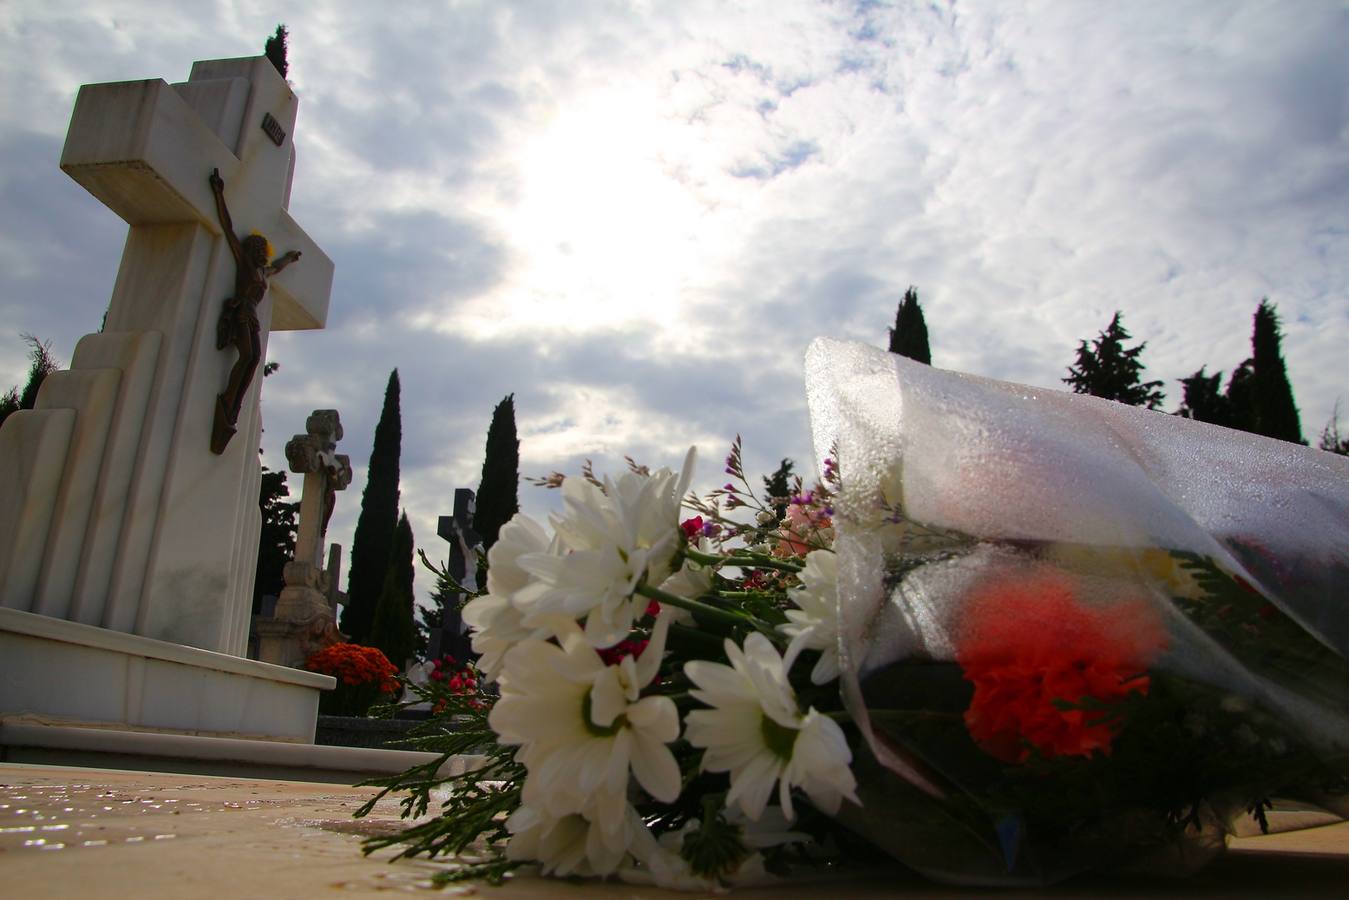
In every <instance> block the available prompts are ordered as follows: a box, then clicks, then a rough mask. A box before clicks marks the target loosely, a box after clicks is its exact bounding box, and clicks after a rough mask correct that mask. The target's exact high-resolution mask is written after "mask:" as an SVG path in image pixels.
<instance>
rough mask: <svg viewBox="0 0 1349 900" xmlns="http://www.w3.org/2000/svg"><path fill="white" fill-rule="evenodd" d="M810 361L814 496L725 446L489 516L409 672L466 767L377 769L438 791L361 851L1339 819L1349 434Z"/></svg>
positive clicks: (990, 856)
mask: <svg viewBox="0 0 1349 900" xmlns="http://www.w3.org/2000/svg"><path fill="white" fill-rule="evenodd" d="M807 386H808V391H809V399H810V404H811V413H812V422H813V425H814V429H815V439H816V449H817V454H818V455H819V457H820V460H821V464H820V469H819V473H820V479H819V482H818V483H817V484H815V485H814V486H813V487H812V489H811V490H809V491H807V490H805V489H804V485H802V484H800V483H799V482H798V483H797V485H796V486H795V489H794V490H793V491H792V492H791V495H790V496H787V497H766V498H760V497H759V496H757V495H756V493H755V491H754V490H753V487H752V485H751V484H750V482H749V480H748V479H747V478H746V476H745V473H744V471H743V464H742V462H741V455H740V447H739V441H738V440H737V442H736V444H735V445H734V446H733V448H732V451H731V453H730V455H729V457H728V458H727V461H726V471H727V473H728V474H729V475H730V476H731V479H732V480H731V481H730V482H728V483H727V484H726V485H725V486H724V487H723V488H721V489H719V490H716V491H713V492H712V493H711V494H710V495H709V496H707V497H704V498H697V497H690V498H687V499H686V498H685V495H686V492H687V487H688V484H689V478H690V473H691V469H692V466H693V453H692V451H690V453H689V456H688V457H687V458H686V460H685V463H684V466H683V469H682V470H681V472H679V473H676V472H672V471H669V470H660V471H656V472H651V471H649V470H648V469H646V468H645V467H642V466H639V465H637V464H636V463H633V462H632V461H631V460H630V461H629V464H630V469H629V471H628V472H626V473H624V474H623V475H621V476H620V477H618V478H617V479H610V478H605V479H603V480H601V479H599V478H597V477H596V476H595V475H594V474H593V473H591V472H590V471H589V470H588V468H587V469H586V470H584V471H583V473H582V475H581V476H580V477H568V478H563V477H562V476H559V475H556V474H555V475H554V476H552V477H551V478H549V479H545V480H544V481H545V482H546V483H548V484H550V485H554V486H560V488H561V491H562V499H563V509H562V511H561V512H560V513H558V514H556V515H554V516H552V517H551V519H550V526H551V527H550V528H545V527H544V526H543V525H541V524H540V523H537V522H535V521H533V520H532V519H530V518H528V517H527V516H523V515H519V516H517V517H516V518H515V519H513V520H512V521H511V522H510V523H509V524H507V525H506V526H505V527H504V528H503V529H502V531H501V534H500V537H499V539H498V541H497V543H496V544H495V545H494V546H493V547H492V549H491V551H490V553H489V554H488V562H489V568H488V575H487V585H486V591H485V592H484V593H482V594H481V595H478V596H474V597H473V598H472V599H471V600H470V601H469V602H468V603H467V605H466V606H465V607H464V609H463V617H464V621H465V622H466V623H467V624H468V626H469V627H470V629H471V631H472V634H473V648H474V650H475V652H476V653H478V654H479V660H478V663H477V665H478V668H479V671H480V673H481V679H480V680H479V683H478V686H477V688H476V690H474V691H472V692H469V693H464V692H462V691H461V692H460V693H456V694H451V693H447V692H445V691H444V690H443V689H442V688H440V687H439V686H438V683H433V684H431V685H429V686H428V690H429V691H432V692H435V691H440V693H439V694H438V695H437V696H438V698H439V699H440V700H443V701H444V702H445V710H446V712H447V713H448V714H453V715H455V716H456V717H458V718H456V720H455V721H456V723H457V726H458V727H457V728H456V730H454V731H452V732H447V731H441V732H440V733H433V734H430V735H429V736H428V737H426V738H424V741H425V743H424V744H423V746H427V747H438V748H439V749H441V750H442V751H443V752H444V753H445V754H446V755H447V756H448V755H451V754H463V753H470V752H474V753H478V754H481V765H480V766H479V767H478V768H477V769H476V770H474V771H471V772H468V773H465V774H462V775H458V776H455V777H452V778H450V779H448V781H445V782H442V781H441V780H439V779H438V778H437V777H436V775H435V772H436V770H437V768H438V765H437V764H431V765H429V766H425V767H421V768H419V769H417V770H413V771H411V772H408V773H404V775H403V776H400V777H398V778H394V779H390V780H388V781H386V782H385V783H384V784H385V788H386V790H408V791H410V792H411V793H410V796H409V797H408V798H407V799H406V801H405V810H406V812H407V813H409V814H417V815H420V814H423V813H425V812H426V811H427V810H428V809H429V806H430V803H431V801H432V799H433V798H438V799H439V800H440V802H441V804H442V809H443V812H442V814H441V815H440V816H439V817H437V818H433V819H429V820H426V821H424V822H422V823H420V824H418V825H416V826H414V827H413V828H412V829H410V830H409V831H407V832H405V833H404V834H402V835H399V836H397V837H390V838H386V839H379V840H377V841H375V842H374V843H373V844H372V845H371V846H372V848H373V846H375V845H380V844H389V843H393V842H395V841H405V842H407V844H408V846H407V848H406V849H405V850H404V851H403V852H404V853H406V854H414V853H420V852H428V853H453V854H458V855H459V865H458V866H457V868H455V869H453V870H451V871H450V872H449V873H447V875H446V876H445V877H446V878H447V879H453V878H458V877H477V876H487V877H490V878H500V877H502V876H503V875H504V874H505V873H506V872H508V871H510V870H511V869H512V868H515V867H517V866H521V865H533V866H537V867H538V869H539V870H540V871H542V872H543V873H544V874H552V875H579V876H616V877H619V878H622V879H625V880H630V881H636V882H648V883H651V882H654V883H656V884H659V885H662V886H670V887H681V888H706V887H712V886H719V885H728V884H739V883H745V882H752V881H757V880H762V879H765V878H771V877H772V876H773V873H778V872H781V871H782V869H783V868H784V867H786V866H790V865H797V864H800V865H817V864H828V865H835V864H839V863H849V862H854V861H864V860H868V859H872V858H874V854H875V853H876V852H877V851H881V852H883V853H885V854H888V855H890V856H892V857H894V858H897V859H899V860H900V861H902V862H904V863H906V864H908V865H910V866H912V867H913V868H916V869H918V870H920V871H922V872H924V873H926V874H928V875H930V876H932V877H934V878H938V879H943V880H949V881H959V882H964V883H986V884H1018V883H1035V884H1043V883H1047V882H1051V881H1055V880H1059V879H1062V878H1064V877H1068V876H1070V875H1072V874H1074V873H1076V872H1080V871H1084V870H1091V869H1097V870H1101V869H1106V870H1120V869H1130V868H1132V869H1140V868H1141V869H1147V870H1153V871H1157V870H1164V871H1172V872H1178V871H1179V872H1183V871H1188V870H1192V869H1193V868H1195V867H1196V866H1197V865H1199V864H1202V863H1203V862H1204V861H1206V860H1207V859H1208V858H1210V857H1211V856H1212V855H1213V854H1214V853H1215V852H1218V851H1220V850H1221V848H1222V847H1223V845H1224V840H1225V835H1226V834H1227V833H1229V832H1231V831H1233V830H1238V829H1241V828H1244V827H1252V828H1262V829H1267V828H1271V827H1277V826H1278V825H1279V818H1278V815H1277V814H1278V812H1279V811H1280V810H1281V809H1283V808H1286V807H1287V805H1288V804H1290V803H1295V804H1297V805H1298V806H1297V808H1298V809H1299V810H1301V811H1302V813H1303V814H1302V815H1301V816H1300V817H1299V818H1298V822H1299V823H1303V824H1305V823H1306V822H1307V821H1308V817H1307V812H1308V811H1320V814H1321V815H1322V817H1323V818H1322V819H1320V820H1319V821H1327V820H1333V819H1334V818H1337V817H1342V816H1346V815H1349V802H1347V801H1346V798H1349V663H1346V659H1345V654H1346V651H1347V650H1349V639H1346V631H1347V630H1349V623H1347V622H1346V617H1345V616H1344V614H1343V611H1342V609H1343V607H1342V598H1343V596H1344V588H1345V587H1346V585H1347V584H1349V564H1347V563H1349V561H1347V560H1346V550H1345V548H1346V547H1349V478H1347V477H1346V476H1349V472H1346V467H1345V465H1344V461H1343V460H1333V461H1324V462H1323V461H1322V460H1320V459H1318V458H1314V457H1313V456H1312V451H1305V450H1301V451H1300V448H1288V449H1285V448H1283V447H1275V446H1269V445H1271V444H1273V442H1270V441H1263V440H1262V439H1254V438H1248V437H1241V438H1233V437H1231V436H1229V435H1227V434H1226V433H1225V432H1223V433H1222V434H1219V433H1218V432H1221V431H1222V430H1221V429H1211V428H1204V427H1203V426H1198V427H1199V429H1200V430H1199V431H1195V430H1194V428H1193V427H1192V426H1194V425H1195V423H1188V422H1183V421H1179V420H1169V419H1168V420H1165V421H1164V423H1158V421H1157V418H1156V414H1153V413H1148V412H1145V411H1140V410H1132V409H1127V408H1124V407H1120V408H1119V409H1112V408H1108V407H1112V406H1118V404H1106V403H1103V402H1101V401H1094V400H1092V399H1090V398H1080V397H1072V396H1069V395H1061V394H1060V395H1051V394H1049V393H1045V394H1043V395H1037V394H1036V392H1034V391H1032V390H1031V389H1028V388H1021V387H1019V386H1015V385H1002V384H998V383H996V382H987V381H982V380H979V379H970V378H968V377H966V376H960V375H954V374H952V373H946V372H940V371H939V370H934V369H931V368H930V367H926V366H920V365H919V364H916V363H910V362H909V361H907V360H903V359H901V358H899V357H895V356H893V355H891V354H886V353H884V352H882V351H876V350H873V349H872V348H866V347H861V346H860V345H849V344H840V343H838V342H831V341H820V342H817V343H816V344H815V345H813V346H812V348H811V351H810V353H809V355H808V357H807ZM1176 429H1180V431H1179V432H1177V431H1176ZM1177 433H1179V438H1177V437H1176V435H1177ZM1233 441H1235V442H1236V443H1237V444H1239V445H1240V447H1239V448H1238V451H1239V452H1234V449H1233V447H1232V446H1231V444H1232V442H1233ZM1224 442H1227V443H1226V444H1225V443H1224ZM1252 447H1254V450H1252V449H1251V448H1252ZM1298 451H1300V452H1298ZM1326 456H1329V455H1328V454H1326ZM1262 467H1263V468H1262ZM1257 498H1258V500H1257ZM685 506H687V507H689V508H688V509H687V510H685V509H684V507H685ZM689 513H692V514H693V515H689ZM1290 530H1291V531H1290ZM1337 603H1338V604H1340V605H1338V606H1337V605H1336V604H1337ZM461 686H462V681H461ZM494 692H495V693H494ZM431 730H432V731H435V726H432V729H431ZM446 788H447V789H448V790H447V792H445V789H446ZM437 791H441V792H440V793H437ZM371 806H373V801H372V804H371ZM368 808H370V807H367V809H368Z"/></svg>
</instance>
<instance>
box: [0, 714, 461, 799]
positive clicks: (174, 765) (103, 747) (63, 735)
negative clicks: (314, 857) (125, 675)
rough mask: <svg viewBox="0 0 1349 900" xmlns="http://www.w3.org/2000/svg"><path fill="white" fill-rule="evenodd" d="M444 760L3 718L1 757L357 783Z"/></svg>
mask: <svg viewBox="0 0 1349 900" xmlns="http://www.w3.org/2000/svg"><path fill="white" fill-rule="evenodd" d="M439 757H440V754H438V753H424V752H420V751H415V750H374V749H370V748H366V747H327V746H321V745H316V744H292V743H286V742H282V741H247V740H237V739H231V738H218V737H198V736H192V735H183V734H162V733H157V732H133V731H118V730H116V729H104V728H72V727H69V726H60V725H47V724H43V723H39V722H30V721H26V720H24V719H3V718H0V760H3V762H5V763H27V764H33V765H53V766H90V767H96V768H103V769H129V770H133V771H137V770H138V771H151V772H180V773H190V774H196V775H218V776H219V775H223V776H234V777H245V778H270V779H278V778H279V779H284V780H287V781H315V782H328V783H332V784H355V783H356V782H358V781H365V780H367V779H370V778H378V777H380V776H385V775H396V774H398V773H399V772H405V771H407V770H408V769H410V768H412V767H413V766H424V765H426V764H428V763H431V762H434V761H435V760H436V759H438V758H439ZM484 761H485V758H484V757H481V756H452V757H450V758H449V759H447V760H446V761H445V762H443V763H442V764H441V766H440V768H439V769H437V770H436V772H437V774H438V775H439V776H440V777H442V778H448V777H450V776H452V775H462V774H463V773H465V772H468V771H471V770H473V769H476V768H478V767H479V766H481V765H482V764H483V762H484Z"/></svg>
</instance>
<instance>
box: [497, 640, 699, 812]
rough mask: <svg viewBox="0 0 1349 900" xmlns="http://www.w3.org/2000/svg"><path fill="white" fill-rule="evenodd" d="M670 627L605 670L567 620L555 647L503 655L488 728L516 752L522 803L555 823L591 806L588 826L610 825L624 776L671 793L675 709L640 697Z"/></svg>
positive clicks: (665, 796) (540, 644)
mask: <svg viewBox="0 0 1349 900" xmlns="http://www.w3.org/2000/svg"><path fill="white" fill-rule="evenodd" d="M668 628H669V616H668V615H664V614H663V615H662V616H660V617H659V618H658V619H657V621H656V627H655V629H654V632H653V634H652V636H651V642H650V644H649V645H648V646H647V648H646V650H645V651H644V652H643V653H642V656H641V659H639V660H638V659H634V658H633V657H631V656H628V657H625V658H624V659H623V660H622V661H621V662H620V663H618V664H617V665H612V666H609V665H605V663H604V661H603V660H602V659H601V658H600V657H599V655H598V654H597V653H596V652H595V651H594V650H593V649H592V648H591V647H589V646H588V645H587V644H586V642H585V640H584V638H583V636H582V635H581V633H580V630H579V629H578V628H577V627H576V626H575V624H573V625H572V626H571V632H570V633H568V634H565V635H564V636H563V638H562V646H560V647H559V646H558V645H557V644H554V643H552V642H549V641H542V640H538V639H528V640H525V641H522V642H521V643H519V644H517V645H516V646H515V647H514V648H512V649H511V650H510V652H508V653H507V654H506V660H505V665H504V666H503V668H502V671H501V676H500V685H501V699H499V700H498V701H497V702H496V705H495V706H494V707H493V708H492V712H491V714H490V718H489V723H490V724H491V726H492V729H493V730H494V731H495V732H496V733H497V740H498V741H499V742H500V743H502V744H518V745H519V746H520V749H519V750H518V751H517V752H516V759H517V760H519V761H520V762H521V763H523V764H524V766H525V768H526V769H527V770H528V774H527V775H526V777H525V784H524V790H523V800H524V803H525V804H526V805H529V806H533V807H535V808H537V809H540V810H541V811H543V812H545V813H547V814H548V815H549V816H552V817H554V818H560V817H562V816H564V815H567V814H570V813H580V812H583V811H586V810H592V811H593V812H594V815H593V816H591V819H592V821H598V822H599V824H600V826H601V827H604V828H612V827H618V826H620V825H621V824H622V818H621V816H619V815H618V813H619V812H621V810H622V808H623V804H624V803H625V802H626V801H625V797H626V791H627V786H628V772H629V771H631V772H632V774H633V776H634V777H635V778H636V779H637V783H638V784H640V785H641V786H642V788H643V789H644V790H645V791H646V792H647V793H648V794H650V795H651V796H652V797H654V798H656V799H657V800H659V801H661V802H665V803H668V802H671V801H673V800H674V799H675V798H676V797H677V796H678V795H679V787H680V775H679V765H678V764H677V763H676V762H675V758H674V754H673V753H671V752H670V748H669V747H668V746H666V745H667V744H668V743H669V742H670V741H673V740H675V739H676V738H677V737H678V736H679V713H678V711H677V710H676V708H675V705H674V701H673V700H671V699H670V698H669V697H642V696H641V689H642V688H643V687H645V686H646V685H647V684H649V683H650V682H651V680H652V679H653V678H654V677H655V675H656V671H657V669H658V668H659V667H660V660H661V656H662V654H663V653H664V650H665V635H666V632H667V630H668Z"/></svg>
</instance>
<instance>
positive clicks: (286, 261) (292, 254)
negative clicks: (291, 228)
mask: <svg viewBox="0 0 1349 900" xmlns="http://www.w3.org/2000/svg"><path fill="white" fill-rule="evenodd" d="M299 258H300V251H299V250H291V251H289V252H287V253H284V254H282V255H281V256H278V257H277V258H276V260H275V261H274V262H273V263H272V264H271V265H270V266H268V267H267V275H268V277H270V276H272V275H275V274H276V273H277V272H280V271H281V270H282V269H284V268H285V267H286V266H288V265H290V264H291V263H293V262H295V260H297V259H299Z"/></svg>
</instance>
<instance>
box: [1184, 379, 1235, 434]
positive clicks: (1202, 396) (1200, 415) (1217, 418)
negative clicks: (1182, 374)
mask: <svg viewBox="0 0 1349 900" xmlns="http://www.w3.org/2000/svg"><path fill="white" fill-rule="evenodd" d="M1206 368H1207V366H1200V367H1199V371H1198V372H1195V373H1194V374H1193V375H1191V376H1190V377H1189V378H1182V379H1180V383H1181V386H1182V387H1183V388H1184V391H1185V399H1184V400H1183V401H1182V402H1181V404H1180V409H1178V410H1176V415H1178V416H1183V417H1184V418H1187V419H1194V420H1195V421H1197V422H1211V423H1212V424H1214V425H1222V426H1224V427H1227V428H1239V427H1240V424H1239V422H1238V419H1237V416H1236V412H1235V410H1233V408H1232V401H1231V400H1230V399H1229V398H1228V397H1227V396H1226V395H1225V394H1223V392H1222V391H1221V390H1219V389H1218V385H1219V384H1220V383H1221V382H1222V380H1223V373H1222V372H1215V373H1213V374H1212V375H1208V374H1206V373H1205V371H1204V369H1206Z"/></svg>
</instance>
